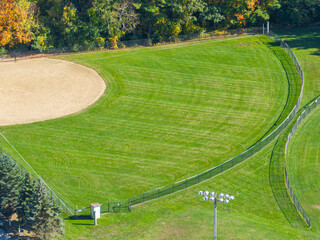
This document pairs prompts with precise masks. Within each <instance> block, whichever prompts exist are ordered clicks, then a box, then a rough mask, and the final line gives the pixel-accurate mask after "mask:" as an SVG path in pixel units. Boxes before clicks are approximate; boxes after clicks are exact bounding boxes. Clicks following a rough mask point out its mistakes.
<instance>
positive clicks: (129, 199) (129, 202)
mask: <svg viewBox="0 0 320 240" xmlns="http://www.w3.org/2000/svg"><path fill="white" fill-rule="evenodd" d="M129 212H131V199H130V198H129Z"/></svg>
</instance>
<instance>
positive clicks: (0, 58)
mask: <svg viewBox="0 0 320 240" xmlns="http://www.w3.org/2000/svg"><path fill="white" fill-rule="evenodd" d="M261 33H262V28H256V27H255V28H246V29H231V30H223V31H215V32H208V33H199V34H189V35H181V36H176V37H161V38H160V37H159V38H147V39H137V40H120V41H119V42H118V43H117V47H118V48H119V49H121V48H134V47H148V46H155V45H161V44H169V43H180V42H188V41H190V42H192V41H203V40H213V39H223V38H230V37H235V36H247V35H255V34H261ZM108 49H114V47H113V46H112V44H111V43H110V42H106V43H102V44H94V43H93V44H89V45H75V46H73V47H64V48H52V49H48V50H45V51H42V52H40V51H38V50H34V51H30V50H25V51H23V50H15V51H9V52H7V53H5V54H2V55H0V62H6V61H17V60H20V59H25V58H37V57H41V56H43V57H44V56H46V55H59V54H64V53H74V52H85V51H93V50H101V51H103V50H108Z"/></svg>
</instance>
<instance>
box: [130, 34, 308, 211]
mask: <svg viewBox="0 0 320 240" xmlns="http://www.w3.org/2000/svg"><path fill="white" fill-rule="evenodd" d="M267 36H268V37H269V38H270V39H272V40H273V41H274V42H275V43H278V44H279V46H280V47H281V48H282V49H283V50H284V51H285V52H286V53H287V54H288V56H289V57H290V58H291V59H292V61H293V62H294V64H295V66H296V69H297V71H298V72H299V76H300V79H301V85H302V87H301V92H300V96H299V99H298V101H297V103H296V105H295V107H294V108H293V109H292V111H291V112H290V114H289V115H288V117H287V118H286V119H285V120H284V121H283V122H282V123H281V124H280V125H279V126H278V127H277V128H276V129H275V130H274V131H273V132H272V133H270V134H269V135H268V136H266V137H265V138H263V139H262V140H261V141H259V142H258V143H256V144H255V145H253V146H252V147H250V148H249V149H247V150H246V151H245V152H243V153H241V154H239V155H238V156H236V157H234V158H232V159H230V160H228V161H226V162H224V163H222V164H220V165H218V166H216V167H214V168H212V169H209V170H207V171H205V172H202V173H200V174H198V175H195V176H193V177H190V178H187V179H184V180H182V181H180V182H177V183H174V184H171V185H168V186H165V187H161V188H157V189H154V190H151V191H148V192H144V193H142V194H139V195H136V196H133V197H130V198H129V201H128V203H131V205H132V206H133V205H137V204H140V203H143V202H147V201H150V200H153V199H156V198H159V197H163V196H166V195H168V194H172V193H175V192H178V191H180V190H183V189H186V188H188V187H191V186H193V185H196V184H198V183H200V182H203V181H205V180H207V179H210V178H212V177H214V176H216V175H218V174H220V173H222V172H225V171H227V170H229V169H230V168H232V167H234V166H236V165H237V164H239V163H241V162H243V161H245V160H247V159H248V158H250V157H252V156H253V155H254V154H256V153H257V152H259V151H260V150H262V149H263V148H264V147H266V146H267V145H268V144H269V143H270V142H272V141H273V140H274V139H275V138H276V137H277V136H279V134H280V133H281V132H282V131H283V130H284V129H285V128H286V127H287V126H288V125H289V123H290V122H291V120H292V119H293V118H294V117H295V115H296V113H297V111H298V109H299V107H300V103H301V99H302V93H303V86H304V74H303V71H302V69H301V66H300V64H299V61H298V59H297V58H296V56H295V54H294V53H293V52H292V50H291V49H290V47H289V46H288V45H287V44H286V43H285V42H284V41H282V40H281V39H280V38H279V37H278V36H277V35H276V34H274V33H272V32H270V34H269V35H267Z"/></svg>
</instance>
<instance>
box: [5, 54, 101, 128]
mask: <svg viewBox="0 0 320 240" xmlns="http://www.w3.org/2000/svg"><path fill="white" fill-rule="evenodd" d="M105 88H106V84H105V82H104V80H103V79H102V78H101V77H100V76H99V75H98V73H96V72H95V71H94V70H92V69H90V68H87V67H84V66H82V65H78V64H75V63H72V62H68V61H63V60H55V59H48V58H39V59H31V60H23V61H18V62H4V63H0V126H5V125H14V124H24V123H32V122H38V121H44V120H48V119H54V118H59V117H62V116H66V115H70V114H73V113H77V112H79V111H81V110H83V109H85V108H87V107H89V106H90V105H92V104H93V103H95V102H96V101H97V100H98V99H99V98H100V97H101V96H102V95H103V93H104V91H105Z"/></svg>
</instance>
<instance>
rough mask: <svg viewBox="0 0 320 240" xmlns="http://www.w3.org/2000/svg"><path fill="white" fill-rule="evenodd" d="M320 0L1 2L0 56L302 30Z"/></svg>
mask: <svg viewBox="0 0 320 240" xmlns="http://www.w3.org/2000/svg"><path fill="white" fill-rule="evenodd" d="M319 13H320V0H1V1H0V48H1V50H0V53H1V51H2V52H4V51H5V50H8V49H12V48H26V49H36V50H40V51H45V50H48V49H50V48H64V47H71V48H74V49H77V47H78V46H88V48H90V46H95V47H103V46H105V44H106V43H110V44H111V45H112V46H113V47H115V48H116V47H117V43H118V41H119V40H120V39H122V40H124V39H125V40H131V39H145V38H149V39H157V41H159V42H161V40H162V39H163V38H168V37H169V38H170V37H177V36H178V35H180V34H197V33H204V32H209V31H214V30H217V29H232V28H242V27H250V26H261V24H262V22H265V21H266V20H271V21H272V22H274V23H277V24H279V25H303V24H307V23H311V22H315V21H318V20H319V18H320V17H319V16H320V14H319Z"/></svg>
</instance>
